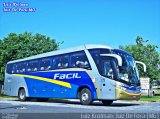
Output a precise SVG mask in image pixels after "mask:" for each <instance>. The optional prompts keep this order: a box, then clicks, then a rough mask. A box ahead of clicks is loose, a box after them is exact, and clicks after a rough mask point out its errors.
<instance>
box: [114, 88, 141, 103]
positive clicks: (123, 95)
mask: <svg viewBox="0 0 160 119" xmlns="http://www.w3.org/2000/svg"><path fill="white" fill-rule="evenodd" d="M140 96H141V93H130V92H129V91H127V90H123V89H121V88H118V87H116V99H117V100H139V99H140Z"/></svg>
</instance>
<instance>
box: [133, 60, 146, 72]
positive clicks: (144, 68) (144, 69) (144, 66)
mask: <svg viewBox="0 0 160 119" xmlns="http://www.w3.org/2000/svg"><path fill="white" fill-rule="evenodd" d="M135 62H136V64H141V65H143V71H144V72H146V64H145V63H143V62H140V61H135Z"/></svg>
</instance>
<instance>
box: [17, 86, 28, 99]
mask: <svg viewBox="0 0 160 119" xmlns="http://www.w3.org/2000/svg"><path fill="white" fill-rule="evenodd" d="M18 99H19V101H26V100H27V97H26V91H25V89H23V88H22V89H20V90H19V91H18Z"/></svg>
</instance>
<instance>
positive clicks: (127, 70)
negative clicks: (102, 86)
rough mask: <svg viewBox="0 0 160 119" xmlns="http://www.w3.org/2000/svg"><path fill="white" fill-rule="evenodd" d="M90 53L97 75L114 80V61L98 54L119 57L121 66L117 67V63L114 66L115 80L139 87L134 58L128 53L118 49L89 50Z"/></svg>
mask: <svg viewBox="0 0 160 119" xmlns="http://www.w3.org/2000/svg"><path fill="white" fill-rule="evenodd" d="M90 53H91V55H92V57H93V59H94V61H95V63H96V65H97V68H98V71H99V73H100V74H101V75H102V76H105V77H107V78H110V79H115V78H114V74H115V72H114V69H113V67H114V62H116V61H115V60H114V59H113V58H111V57H106V56H100V54H117V55H119V56H121V58H122V66H118V63H117V64H116V69H117V72H118V77H117V79H116V80H117V81H120V82H123V83H126V84H130V85H140V82H139V73H138V69H137V67H136V64H135V61H134V58H133V57H132V56H131V55H130V54H129V53H127V52H125V51H122V50H119V49H114V50H108V49H106V50H105V49H94V50H90Z"/></svg>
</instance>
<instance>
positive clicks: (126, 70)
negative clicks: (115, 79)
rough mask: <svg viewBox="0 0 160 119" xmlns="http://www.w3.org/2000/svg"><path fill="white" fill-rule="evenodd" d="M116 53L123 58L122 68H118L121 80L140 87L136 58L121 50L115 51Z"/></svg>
mask: <svg viewBox="0 0 160 119" xmlns="http://www.w3.org/2000/svg"><path fill="white" fill-rule="evenodd" d="M114 53H116V54H117V55H119V56H121V58H122V66H120V67H118V69H119V79H120V80H124V81H126V82H128V83H130V84H138V85H139V83H140V82H139V73H138V69H137V66H136V63H135V61H134V58H133V57H132V56H131V55H130V54H129V53H127V52H125V51H122V50H119V49H116V50H114Z"/></svg>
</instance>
